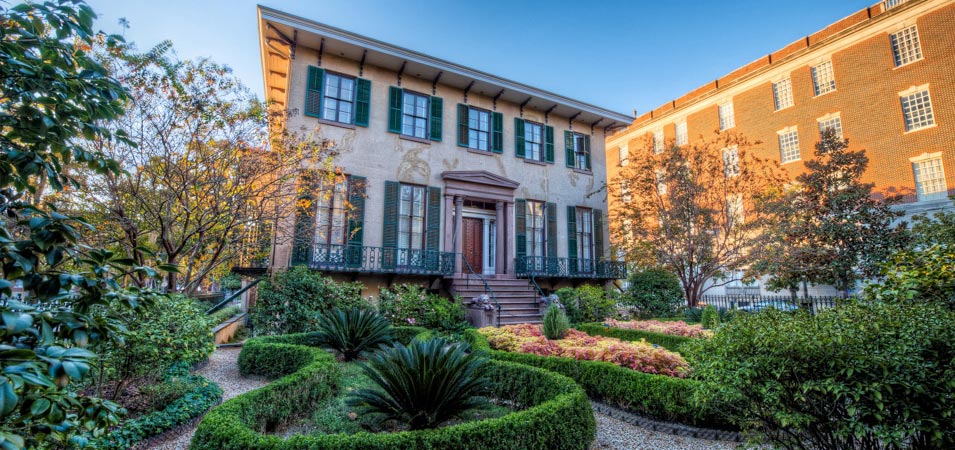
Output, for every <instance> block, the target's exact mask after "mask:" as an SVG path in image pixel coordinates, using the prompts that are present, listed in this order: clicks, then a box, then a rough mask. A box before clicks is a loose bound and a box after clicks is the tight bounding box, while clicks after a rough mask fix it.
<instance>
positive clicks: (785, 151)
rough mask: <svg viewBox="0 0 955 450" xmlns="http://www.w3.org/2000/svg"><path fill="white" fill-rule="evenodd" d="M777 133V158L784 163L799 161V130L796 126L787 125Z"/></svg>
mask: <svg viewBox="0 0 955 450" xmlns="http://www.w3.org/2000/svg"><path fill="white" fill-rule="evenodd" d="M778 134H779V160H780V161H781V162H782V163H783V164H785V163H788V162H792V161H799V160H800V159H801V158H802V156H801V155H800V153H799V130H797V129H796V127H789V128H786V129H783V130H780V131H779V132H778Z"/></svg>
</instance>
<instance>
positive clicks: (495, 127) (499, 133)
mask: <svg viewBox="0 0 955 450" xmlns="http://www.w3.org/2000/svg"><path fill="white" fill-rule="evenodd" d="M491 151H492V152H494V153H504V114H501V113H499V112H492V113H491Z"/></svg>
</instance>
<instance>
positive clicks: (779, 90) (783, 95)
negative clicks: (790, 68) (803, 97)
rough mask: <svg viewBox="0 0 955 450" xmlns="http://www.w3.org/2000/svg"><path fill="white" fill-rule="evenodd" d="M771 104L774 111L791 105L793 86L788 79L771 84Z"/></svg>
mask: <svg viewBox="0 0 955 450" xmlns="http://www.w3.org/2000/svg"><path fill="white" fill-rule="evenodd" d="M773 102H774V103H775V105H776V111H779V110H780V109H783V108H788V107H790V106H792V105H793V84H792V81H791V80H790V79H789V78H785V79H782V80H779V81H777V82H775V83H773Z"/></svg>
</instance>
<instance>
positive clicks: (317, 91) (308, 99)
mask: <svg viewBox="0 0 955 450" xmlns="http://www.w3.org/2000/svg"><path fill="white" fill-rule="evenodd" d="M324 81H325V69H321V68H319V67H315V66H308V86H306V89H305V115H306V116H312V117H321V116H322V83H323V82H324Z"/></svg>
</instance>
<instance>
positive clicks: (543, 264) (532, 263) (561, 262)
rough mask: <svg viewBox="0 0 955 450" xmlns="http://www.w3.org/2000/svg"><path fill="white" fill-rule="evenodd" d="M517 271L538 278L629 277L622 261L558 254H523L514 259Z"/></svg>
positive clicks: (519, 274) (608, 278) (604, 278)
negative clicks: (559, 255)
mask: <svg viewBox="0 0 955 450" xmlns="http://www.w3.org/2000/svg"><path fill="white" fill-rule="evenodd" d="M514 264H515V272H516V273H517V276H519V277H527V276H534V277H536V278H591V279H603V280H613V279H623V278H627V265H626V263H624V262H622V261H610V260H595V259H583V258H560V257H556V256H522V257H518V258H515V259H514Z"/></svg>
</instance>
